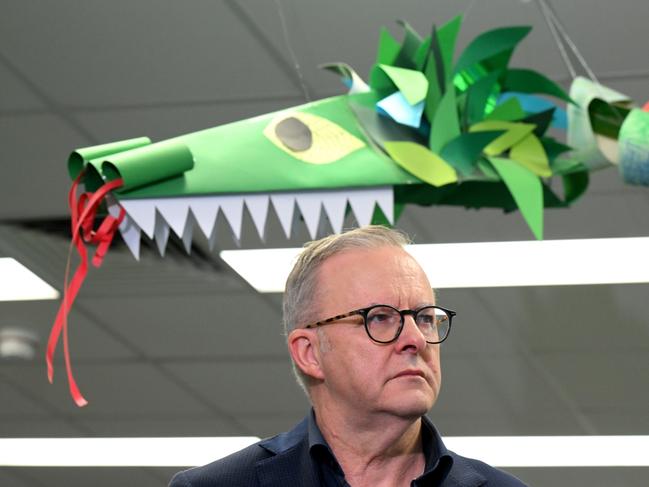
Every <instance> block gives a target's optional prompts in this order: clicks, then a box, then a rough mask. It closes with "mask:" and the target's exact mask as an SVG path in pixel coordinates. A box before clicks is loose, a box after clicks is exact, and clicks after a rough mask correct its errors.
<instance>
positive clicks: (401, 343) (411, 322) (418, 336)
mask: <svg viewBox="0 0 649 487" xmlns="http://www.w3.org/2000/svg"><path fill="white" fill-rule="evenodd" d="M403 320H404V321H403V329H402V330H401V334H400V335H399V338H398V340H397V345H398V347H399V349H400V350H407V349H410V350H412V351H414V352H417V351H419V350H423V349H424V348H426V345H427V343H426V338H425V337H424V334H423V333H422V332H421V330H420V329H419V327H418V326H417V323H416V322H415V317H414V316H412V315H406V316H404V318H403Z"/></svg>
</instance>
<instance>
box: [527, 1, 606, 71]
mask: <svg viewBox="0 0 649 487" xmlns="http://www.w3.org/2000/svg"><path fill="white" fill-rule="evenodd" d="M537 1H538V3H539V4H540V5H541V7H542V9H543V12H544V15H547V18H548V19H549V20H550V21H551V23H552V24H553V25H554V27H555V28H556V29H557V30H558V32H559V33H560V34H561V37H563V41H564V42H565V43H566V44H567V45H568V47H569V48H570V50H571V51H572V53H573V54H574V55H575V57H576V58H577V61H579V64H581V66H582V67H583V68H584V71H586V74H587V75H588V77H589V78H590V79H591V80H592V81H594V82H595V83H597V84H600V82H599V80H598V79H597V76H595V73H594V72H593V70H592V69H590V66H588V63H587V62H586V59H585V58H584V56H583V55H582V54H581V52H580V51H579V49H578V48H577V45H576V44H575V43H574V42H573V41H572V39H571V38H570V36H569V35H568V32H567V30H566V28H565V27H564V25H563V23H562V22H561V21H560V20H559V17H558V16H557V14H556V12H555V11H554V9H553V8H552V5H551V4H550V3H549V1H546V0H537Z"/></svg>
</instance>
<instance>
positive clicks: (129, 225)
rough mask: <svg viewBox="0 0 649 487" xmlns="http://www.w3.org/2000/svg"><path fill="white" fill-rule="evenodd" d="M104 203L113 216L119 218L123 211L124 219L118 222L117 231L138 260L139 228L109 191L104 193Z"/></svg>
mask: <svg viewBox="0 0 649 487" xmlns="http://www.w3.org/2000/svg"><path fill="white" fill-rule="evenodd" d="M106 203H107V204H108V213H109V214H110V215H111V216H112V217H113V218H119V215H120V214H121V213H122V211H124V219H123V220H122V223H120V224H119V227H118V228H119V233H120V234H121V235H122V240H124V243H125V244H126V246H127V247H128V249H129V250H130V251H131V254H133V257H135V260H140V238H141V237H140V233H141V232H140V228H139V227H138V226H137V225H136V224H135V222H134V221H133V219H132V218H131V217H129V216H128V213H126V210H123V208H122V207H121V206H120V205H119V203H118V202H117V199H116V198H115V197H114V196H113V195H112V194H110V193H108V194H107V195H106Z"/></svg>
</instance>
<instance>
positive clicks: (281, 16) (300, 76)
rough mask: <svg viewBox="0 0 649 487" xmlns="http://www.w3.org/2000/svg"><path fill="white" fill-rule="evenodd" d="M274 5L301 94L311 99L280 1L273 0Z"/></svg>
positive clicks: (306, 98) (307, 99)
mask: <svg viewBox="0 0 649 487" xmlns="http://www.w3.org/2000/svg"><path fill="white" fill-rule="evenodd" d="M275 5H276V7H277V14H278V15H279V19H280V22H281V24H282V33H283V34H284V42H285V43H286V48H287V49H288V52H289V54H290V55H291V60H292V61H293V66H294V67H295V71H296V72H297V78H298V81H299V82H300V88H301V89H302V94H303V95H304V99H305V100H306V101H308V102H309V101H312V98H311V95H310V94H309V90H308V88H307V86H306V83H305V81H304V76H303V74H302V68H301V67H300V63H299V62H298V59H297V56H296V55H295V51H294V50H293V46H292V44H291V40H290V38H289V35H288V27H287V25H286V17H285V16H284V10H283V9H282V3H281V2H280V0H275Z"/></svg>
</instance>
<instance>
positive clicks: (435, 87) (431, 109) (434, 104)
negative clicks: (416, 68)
mask: <svg viewBox="0 0 649 487" xmlns="http://www.w3.org/2000/svg"><path fill="white" fill-rule="evenodd" d="M424 74H425V75H426V79H427V80H428V92H427V93H426V103H425V104H424V114H425V115H426V118H427V119H428V121H429V122H430V123H431V124H432V123H433V120H434V119H435V112H436V111H437V108H438V106H439V102H440V100H441V99H442V91H441V89H440V86H439V78H438V75H437V67H436V64H435V57H434V54H433V53H432V52H430V53H428V61H427V62H426V68H425V71H424Z"/></svg>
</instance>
